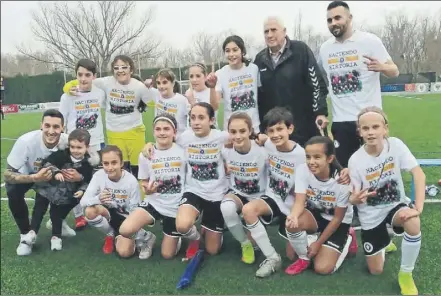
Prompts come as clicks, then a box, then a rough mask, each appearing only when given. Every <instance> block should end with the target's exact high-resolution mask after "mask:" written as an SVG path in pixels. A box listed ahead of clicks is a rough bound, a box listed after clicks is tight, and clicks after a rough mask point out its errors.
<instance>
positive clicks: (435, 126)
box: [1, 95, 441, 295]
mask: <svg viewBox="0 0 441 296" xmlns="http://www.w3.org/2000/svg"><path fill="white" fill-rule="evenodd" d="M419 97H420V98H422V100H416V99H412V98H397V97H391V96H388V97H385V98H384V108H385V111H386V113H387V114H388V116H389V120H390V126H391V135H392V136H397V137H399V138H401V139H402V140H403V141H404V142H405V143H406V144H407V145H408V146H409V148H410V149H411V151H412V152H413V153H414V154H415V156H416V157H417V158H441V137H440V136H439V134H440V132H439V131H440V130H441V120H440V110H441V95H425V96H419ZM40 119H41V113H28V114H17V115H7V117H6V120H5V121H2V122H1V137H2V141H1V158H2V161H1V168H2V172H3V170H4V167H5V165H6V157H7V155H8V153H9V151H10V149H11V147H12V145H13V143H14V141H13V140H7V139H4V138H17V137H19V136H20V135H21V134H23V133H25V132H27V131H30V130H34V129H37V128H38V127H39V121H40ZM144 119H145V121H144V122H145V123H146V126H150V123H151V121H152V112H151V110H150V112H147V113H145V115H144ZM147 138H148V139H149V140H152V137H151V131H149V130H148V128H147ZM424 170H425V172H426V175H427V184H436V183H437V182H438V179H440V178H441V169H437V168H425V169H424ZM405 180H406V187H407V190H409V180H410V178H409V176H408V175H405ZM1 196H2V198H4V197H6V194H5V191H4V188H2V190H1ZM28 196H29V197H31V196H32V193H28ZM437 197H438V198H440V194H439V195H438V196H437ZM28 204H29V205H32V204H33V203H32V201H30V202H29V203H28ZM440 213H441V204H426V207H425V209H424V214H423V216H422V233H423V243H422V247H421V252H420V257H419V260H418V262H417V267H416V269H415V271H414V278H415V281H416V284H417V287H418V289H419V292H420V294H426V295H429V294H430V295H435V294H441V281H440V280H439V279H440V271H441V260H440V259H439V258H440V256H439V254H441V238H440V230H441V214H440ZM47 218H48V216H47ZM45 221H46V220H45ZM45 221H44V223H45ZM69 221H70V223H72V218H71V217H70V218H69ZM153 231H154V232H155V233H156V234H157V236H158V240H157V243H156V249H155V252H154V255H153V256H152V258H150V259H149V260H146V261H142V260H139V259H138V258H136V257H135V258H131V259H120V258H118V257H117V256H116V255H104V254H103V253H102V251H101V247H102V243H103V236H102V235H101V234H100V233H99V232H98V231H95V230H94V229H91V228H87V229H85V230H84V231H82V232H78V233H77V236H76V237H74V238H67V239H64V240H63V250H62V251H61V252H55V253H54V252H51V251H50V248H49V247H50V232H49V231H48V230H47V229H46V228H45V227H44V225H43V226H42V229H41V231H40V233H39V236H38V241H37V244H36V246H35V248H34V252H33V254H32V255H31V256H28V257H18V256H17V255H16V251H15V250H16V247H17V244H18V240H19V237H18V231H17V227H16V225H15V222H14V220H13V219H12V216H11V214H10V212H9V208H8V206H7V201H2V202H1V294H5V295H6V294H8V295H11V294H22V295H23V294H34V295H37V294H38V295H49V294H58V295H66V294H94V295H98V294H99V295H105V294H143V295H147V294H162V295H164V294H193V295H194V294H223V295H232V294H238V295H240V294H254V295H256V294H266V295H270V294H285V295H287V294H290V295H293V294H314V295H318V294H320V295H324V294H328V295H330V294H333V295H348V294H351V295H355V294H363V295H367V294H369V295H393V294H395V295H396V294H399V293H400V290H399V287H398V283H397V272H398V269H399V265H400V255H401V252H400V249H399V250H398V252H396V253H394V254H390V255H388V256H387V257H386V264H385V269H384V274H383V275H381V276H371V275H369V274H368V272H367V268H366V264H365V260H364V256H363V253H362V250H361V248H359V253H358V255H357V257H355V258H352V259H349V260H347V261H346V262H345V263H344V264H343V265H342V267H341V268H340V270H339V271H338V272H337V273H336V274H334V275H331V276H319V275H316V274H314V273H313V272H312V271H308V272H305V273H303V274H301V275H299V276H296V277H289V276H287V275H285V274H284V273H283V272H279V273H277V274H275V275H274V276H272V277H270V278H268V279H257V278H256V277H255V276H254V274H255V271H256V269H257V268H258V265H259V263H260V262H262V261H263V259H264V258H263V255H262V254H260V253H258V254H257V258H256V263H255V264H254V265H252V266H248V265H245V264H243V263H242V262H241V261H240V256H241V253H240V246H239V244H238V243H237V242H235V241H234V240H233V238H232V237H231V234H230V233H228V232H227V233H226V234H225V239H224V247H223V250H222V252H221V254H219V255H218V256H212V257H207V258H206V260H205V262H204V264H203V265H202V269H201V270H200V271H199V273H198V274H197V277H196V280H195V282H194V283H193V285H192V286H191V287H190V288H188V289H187V290H184V291H177V290H176V289H175V286H176V284H177V281H178V279H179V277H180V276H181V274H182V273H183V271H184V269H185V266H186V264H185V263H182V262H181V258H182V257H183V256H184V249H185V247H186V245H185V244H184V245H183V248H182V249H181V252H180V254H179V255H178V257H177V258H176V259H173V260H164V259H162V258H161V256H160V251H159V248H160V243H159V242H160V239H161V238H162V231H161V227H159V226H157V227H155V228H153ZM269 233H270V238H271V240H272V242H273V243H274V245H275V247H276V249H277V250H278V251H279V252H280V253H281V254H282V256H284V254H285V249H284V248H285V247H284V246H285V242H284V240H283V239H282V238H281V237H279V236H278V235H277V229H276V227H269ZM396 242H397V245H398V246H400V245H401V239H400V238H397V239H396ZM289 263H290V262H288V260H287V259H286V257H284V265H283V267H286V266H287V265H288V264H289ZM437 279H438V280H437Z"/></svg>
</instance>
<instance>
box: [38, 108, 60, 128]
mask: <svg viewBox="0 0 441 296" xmlns="http://www.w3.org/2000/svg"><path fill="white" fill-rule="evenodd" d="M45 117H55V118H60V119H61V124H62V125H63V126H64V116H63V114H62V113H61V112H60V111H58V110H57V109H48V110H46V111H44V113H43V116H42V117H41V121H43V120H44V118H45Z"/></svg>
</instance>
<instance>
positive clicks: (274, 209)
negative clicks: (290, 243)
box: [260, 195, 287, 238]
mask: <svg viewBox="0 0 441 296" xmlns="http://www.w3.org/2000/svg"><path fill="white" fill-rule="evenodd" d="M260 199H261V200H263V201H264V202H265V203H266V204H267V205H268V206H269V208H270V209H271V215H267V216H261V217H260V221H262V223H263V224H264V225H270V224H276V223H278V224H279V234H280V235H281V236H282V237H284V238H286V237H287V235H286V215H285V214H283V213H282V212H281V211H280V208H279V206H278V205H277V203H276V202H275V200H274V199H272V198H271V197H269V196H266V195H262V197H261V198H260Z"/></svg>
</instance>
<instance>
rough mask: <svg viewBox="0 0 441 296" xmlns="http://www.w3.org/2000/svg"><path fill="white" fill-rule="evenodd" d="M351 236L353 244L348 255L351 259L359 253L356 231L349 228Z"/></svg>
mask: <svg viewBox="0 0 441 296" xmlns="http://www.w3.org/2000/svg"><path fill="white" fill-rule="evenodd" d="M349 235H350V236H351V237H352V241H351V244H350V245H349V250H348V255H349V257H355V256H356V255H357V252H358V243H357V236H356V235H355V229H354V228H353V227H351V228H349Z"/></svg>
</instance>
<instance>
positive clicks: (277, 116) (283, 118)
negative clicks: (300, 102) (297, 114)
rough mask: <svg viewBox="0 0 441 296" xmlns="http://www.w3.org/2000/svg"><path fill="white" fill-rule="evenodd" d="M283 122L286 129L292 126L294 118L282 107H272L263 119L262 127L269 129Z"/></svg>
mask: <svg viewBox="0 0 441 296" xmlns="http://www.w3.org/2000/svg"><path fill="white" fill-rule="evenodd" d="M279 122H283V123H284V124H285V125H286V126H287V127H290V126H291V125H293V124H294V117H293V116H292V113H291V111H289V110H288V109H287V108H283V107H274V108H273V109H271V110H269V111H268V113H266V114H265V116H264V117H263V126H264V127H265V128H269V127H271V126H273V125H276V124H278V123H279Z"/></svg>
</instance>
